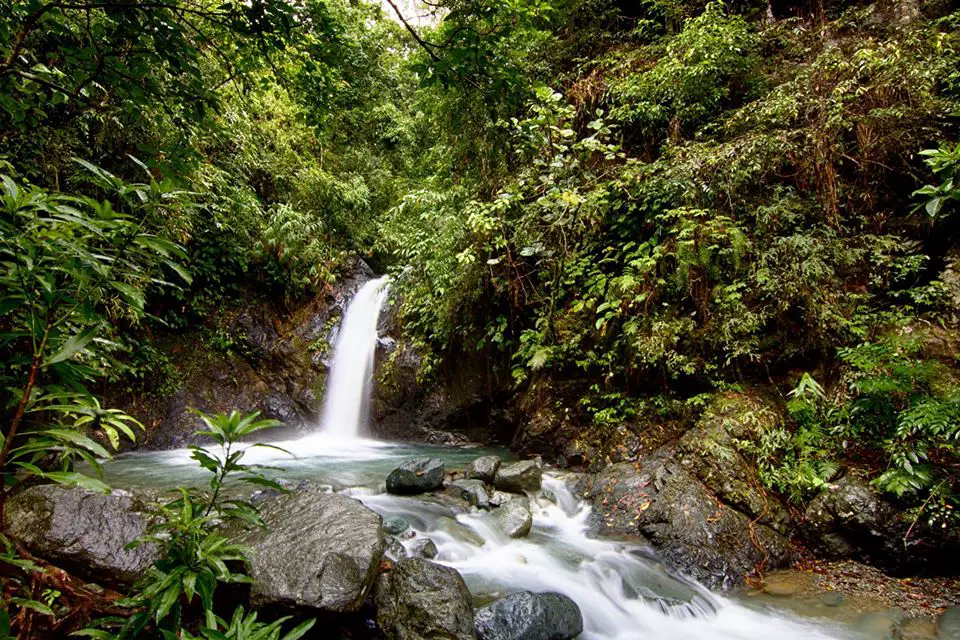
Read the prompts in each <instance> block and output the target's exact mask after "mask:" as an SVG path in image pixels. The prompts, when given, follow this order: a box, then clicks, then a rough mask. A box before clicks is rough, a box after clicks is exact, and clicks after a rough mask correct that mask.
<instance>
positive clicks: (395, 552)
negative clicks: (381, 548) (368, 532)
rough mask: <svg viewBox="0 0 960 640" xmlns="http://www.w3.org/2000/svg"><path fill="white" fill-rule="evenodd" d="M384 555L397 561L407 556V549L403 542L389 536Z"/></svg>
mask: <svg viewBox="0 0 960 640" xmlns="http://www.w3.org/2000/svg"><path fill="white" fill-rule="evenodd" d="M384 555H386V556H387V557H388V558H390V559H391V560H393V561H394V562H396V561H398V560H403V559H404V558H406V557H407V550H406V548H404V546H403V543H402V542H400V541H399V540H397V539H396V538H394V537H393V536H390V537H388V538H387V548H386V551H385V552H384Z"/></svg>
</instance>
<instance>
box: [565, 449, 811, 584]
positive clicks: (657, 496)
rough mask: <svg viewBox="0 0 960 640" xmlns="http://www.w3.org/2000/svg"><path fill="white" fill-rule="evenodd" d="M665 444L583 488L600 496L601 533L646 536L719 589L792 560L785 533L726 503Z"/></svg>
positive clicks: (597, 511) (672, 561)
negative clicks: (635, 462)
mask: <svg viewBox="0 0 960 640" xmlns="http://www.w3.org/2000/svg"><path fill="white" fill-rule="evenodd" d="M674 454H675V452H674V451H673V450H672V449H669V448H665V449H661V450H659V451H658V452H656V453H655V454H653V455H651V456H648V457H647V458H645V459H644V461H643V464H642V465H634V464H632V463H620V464H615V465H611V466H609V467H607V468H606V469H604V470H603V471H602V472H600V473H598V474H595V475H592V476H586V477H585V478H584V479H583V480H581V482H580V484H579V485H578V487H577V490H578V492H579V493H580V494H581V495H583V496H584V497H585V498H588V499H591V500H593V504H594V510H593V514H592V517H593V518H594V523H595V524H596V526H597V527H598V530H599V532H600V533H601V534H608V535H620V536H634V537H637V536H639V537H641V538H645V539H647V540H648V541H649V542H651V543H652V544H653V546H654V547H655V548H656V549H657V550H658V552H659V553H660V554H661V555H662V556H663V557H664V558H665V559H666V560H667V561H668V562H669V563H670V564H671V565H672V566H674V567H676V568H678V569H679V570H680V571H682V572H683V573H685V574H686V575H688V576H690V577H693V578H695V579H696V580H698V581H700V582H701V583H703V584H705V585H707V586H709V587H714V588H729V587H733V586H736V585H738V584H740V583H741V582H742V580H743V578H744V577H745V576H746V575H747V574H749V573H751V572H752V571H754V569H756V568H758V567H762V568H764V569H767V570H769V569H774V568H777V567H781V566H784V565H786V564H789V562H790V560H791V559H792V556H793V554H792V550H791V547H790V544H789V542H788V541H787V539H786V538H784V537H783V536H782V535H780V534H779V533H777V532H776V531H774V530H773V529H771V528H769V527H768V526H766V525H763V524H760V523H759V522H752V521H751V519H750V518H748V517H747V516H746V515H744V514H743V513H741V512H739V511H737V510H736V509H734V508H732V507H730V506H729V505H727V504H724V503H723V502H721V501H720V500H718V499H717V497H716V496H715V495H714V494H712V493H711V492H710V491H709V490H708V489H707V488H706V487H705V486H704V485H703V483H701V482H700V481H699V479H698V478H696V477H695V476H694V475H692V474H691V473H689V472H688V471H687V470H686V469H684V467H683V465H682V464H680V463H679V462H678V461H677V460H676V459H675V458H674Z"/></svg>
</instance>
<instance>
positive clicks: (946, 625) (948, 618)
mask: <svg viewBox="0 0 960 640" xmlns="http://www.w3.org/2000/svg"><path fill="white" fill-rule="evenodd" d="M937 637H938V638H940V640H960V607H950V608H949V609H947V610H946V611H944V612H943V615H941V616H940V618H939V619H938V620H937Z"/></svg>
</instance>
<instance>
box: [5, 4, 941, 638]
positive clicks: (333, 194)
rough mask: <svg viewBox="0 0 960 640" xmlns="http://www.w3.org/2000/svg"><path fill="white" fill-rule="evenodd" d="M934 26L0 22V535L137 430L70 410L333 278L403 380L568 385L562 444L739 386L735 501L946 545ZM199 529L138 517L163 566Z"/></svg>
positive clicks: (301, 14)
mask: <svg viewBox="0 0 960 640" xmlns="http://www.w3.org/2000/svg"><path fill="white" fill-rule="evenodd" d="M387 10H389V7H387ZM958 27H960V12H958V10H957V7H956V6H955V3H951V2H949V1H948V0H925V1H923V2H918V1H915V0H883V1H878V2H862V3H853V4H851V3H831V2H771V3H769V4H767V3H764V2H758V1H756V0H736V1H734V0H730V1H728V2H721V1H717V0H713V1H711V2H702V1H697V0H644V1H643V2H639V3H626V2H617V1H616V0H542V1H540V0H538V1H535V2H533V1H524V0H484V1H483V2H469V3H468V2H461V1H460V0H446V1H444V2H442V3H441V6H440V8H439V9H438V13H437V19H436V21H435V22H434V26H428V27H418V26H413V25H411V24H406V23H403V21H402V18H401V19H400V20H399V22H398V21H397V20H394V19H390V16H388V15H387V14H385V13H384V9H381V8H380V7H379V6H376V5H371V4H366V3H364V2H362V1H353V0H297V1H293V2H291V1H286V0H253V1H252V2H249V1H248V2H234V1H233V0H229V1H227V2H223V3H213V2H205V1H202V0H173V1H171V2H167V3H143V2H137V1H127V0H123V1H119V0H118V1H117V2H89V1H88V0H81V1H78V2H74V3H64V2H43V1H42V0H27V1H11V0H7V1H4V2H0V173H2V174H3V176H4V177H3V192H2V205H0V359H2V363H3V366H2V369H0V383H2V385H0V386H2V392H0V395H2V396H3V409H2V411H3V414H4V415H3V425H4V426H3V441H2V442H3V444H2V451H0V466H3V469H4V471H5V474H6V483H5V485H4V488H3V489H2V490H0V510H2V505H3V501H4V500H5V499H6V497H7V496H8V495H9V494H10V493H11V492H13V491H16V490H17V487H18V486H19V484H21V483H23V482H32V481H35V479H36V477H37V476H43V477H45V478H47V479H49V480H53V481H58V482H67V483H80V484H83V485H85V486H88V487H93V488H97V487H99V486H100V485H99V484H98V481H97V480H95V479H91V478H88V477H86V476H81V475H80V474H77V473H74V472H73V467H72V461H73V460H75V459H76V458H78V457H79V458H84V459H86V460H88V461H89V462H91V463H92V464H94V466H95V463H96V459H97V458H100V457H105V456H107V455H108V453H109V452H108V450H107V449H108V448H113V449H116V448H118V447H119V446H120V441H121V436H122V437H123V438H126V439H134V438H135V437H136V436H137V430H138V429H139V428H140V425H139V424H138V423H137V422H136V420H134V419H133V418H132V417H131V416H128V415H126V414H124V413H122V412H118V411H115V410H111V409H109V408H108V407H103V406H101V403H100V401H99V400H98V399H97V397H96V395H95V394H94V393H93V390H95V389H96V388H98V385H99V384H100V383H103V382H105V381H106V382H109V383H116V382H117V381H120V380H124V381H130V380H134V381H138V380H145V381H148V382H144V384H157V383H156V381H155V380H156V379H157V378H158V377H161V376H162V373H163V370H164V358H165V356H164V354H163V353H162V352H160V351H159V350H158V349H157V348H156V347H155V344H154V336H155V335H157V334H158V333H163V332H165V331H170V330H171V329H172V330H176V329H178V328H182V327H185V326H190V325H194V324H198V323H204V322H208V321H209V318H210V317H211V316H212V315H214V314H215V310H216V309H217V308H218V307H219V305H220V304H222V303H223V302H224V301H225V300H231V299H232V298H235V297H237V296H238V295H239V292H240V291H241V290H243V289H244V288H246V287H249V286H250V285H249V283H250V282H251V281H252V282H256V283H257V285H256V286H257V287H259V289H261V290H262V292H264V293H265V294H266V295H269V296H272V297H274V298H276V299H279V300H288V301H293V300H298V299H302V298H305V297H308V296H311V295H316V294H318V293H322V292H323V291H324V290H325V288H326V287H327V286H328V285H329V284H331V283H333V282H335V281H336V279H337V278H338V277H339V276H340V275H341V274H342V272H343V270H344V269H346V268H347V265H348V264H349V258H350V257H351V256H354V255H364V256H366V257H368V258H370V259H371V260H372V261H373V263H374V265H375V266H377V267H378V268H382V269H387V270H390V271H391V272H392V273H394V274H395V276H396V285H395V291H396V292H397V297H398V299H399V300H400V301H401V318H402V322H403V327H404V330H405V332H406V334H407V335H408V336H409V337H410V338H411V339H412V340H413V342H414V343H415V344H416V347H417V348H418V349H420V350H421V351H422V352H423V353H424V354H425V355H426V357H425V359H424V369H423V371H422V375H423V376H424V377H425V378H426V379H429V378H430V377H431V376H442V375H443V374H444V370H445V367H447V366H449V365H448V364H446V363H448V362H451V361H454V360H455V359H456V358H457V357H458V356H459V355H460V354H463V353H479V354H481V355H482V357H483V358H484V359H485V360H486V361H487V363H488V366H489V367H490V368H491V369H492V370H495V371H498V372H499V374H500V375H501V377H502V379H504V380H508V381H509V385H511V386H512V387H513V388H514V389H516V390H518V391H522V390H524V389H530V388H532V387H535V386H536V385H537V384H538V383H539V382H540V381H543V380H553V381H576V382H577V383H578V384H580V386H579V387H578V388H580V389H582V392H581V393H579V394H578V395H577V397H567V398H563V399H561V401H562V402H565V403H567V405H568V408H569V409H570V410H571V411H573V412H574V413H575V414H576V415H577V416H578V420H579V421H580V423H581V424H582V426H583V428H585V429H586V428H596V427H602V426H603V425H608V424H616V423H621V422H637V421H640V422H642V421H650V420H663V419H667V418H670V417H671V416H674V415H678V414H687V413H689V411H690V410H691V408H694V409H695V408H696V407H697V406H701V405H702V399H703V394H705V393H712V392H714V391H716V390H723V389H728V388H731V387H734V386H755V385H765V386H770V385H772V386H773V387H775V388H776V389H778V390H779V391H780V393H781V394H782V395H783V397H784V399H785V401H786V408H787V410H788V411H789V413H790V416H791V418H792V420H791V421H790V422H789V423H788V424H787V425H786V426H785V427H783V428H777V429H775V430H772V431H770V432H769V433H767V434H766V435H765V437H764V438H763V440H762V442H761V444H760V445H759V446H755V449H754V450H752V451H751V452H750V453H751V454H752V455H753V456H754V458H755V460H756V461H757V464H758V468H759V470H760V472H761V478H762V479H763V481H764V482H765V483H766V484H767V485H768V487H769V488H771V489H773V490H776V491H778V492H780V493H782V494H783V495H785V496H787V497H789V498H790V499H791V500H794V501H795V502H798V503H801V502H803V501H805V500H808V499H809V498H810V497H811V496H812V495H813V494H814V492H815V491H816V490H817V489H818V488H819V487H820V486H821V485H822V484H823V483H824V482H826V481H828V480H829V479H830V478H831V476H832V475H833V474H835V473H836V471H837V469H839V468H840V467H841V466H843V465H855V466H862V467H864V470H865V471H866V472H867V473H868V474H869V475H870V477H871V478H873V479H874V480H875V482H876V483H877V485H878V486H879V487H880V488H882V489H883V490H885V491H888V492H890V493H891V494H892V495H894V496H896V497H897V498H898V499H900V500H901V501H902V504H903V507H904V509H913V510H914V511H916V513H917V517H918V518H920V517H924V518H925V519H927V518H946V517H949V514H950V513H951V512H952V511H953V508H954V506H956V503H957V501H958V499H960V498H958V497H957V492H958V491H960V487H958V481H960V478H958V477H957V473H958V472H957V463H958V458H957V448H956V447H957V442H958V439H960V386H958V385H960V380H958V378H957V372H956V367H955V365H956V352H955V346H956V344H957V342H956V341H955V339H954V338H953V336H955V333H954V327H955V323H956V322H957V320H958V318H957V317H956V309H957V305H958V303H960V299H958V292H957V289H956V285H957V282H956V281H955V280H954V281H953V282H947V281H946V279H945V278H944V277H943V275H942V274H944V273H948V274H949V273H951V272H950V270H949V269H950V268H951V265H956V264H957V263H956V261H957V260H958V258H960V256H958V254H957V253H956V250H955V248H954V247H955V243H956V241H957V237H956V233H955V228H956V224H957V212H958V209H960V183H958V180H960V144H958V139H960V126H958V120H957V118H958V114H960V37H958V33H960V30H958ZM957 268H960V267H957ZM945 270H946V271H945ZM952 340H953V341H952ZM943 344H946V345H947V347H946V348H943V347H942V346H941V347H939V348H938V345H943ZM150 381H152V382H150ZM217 420H222V421H224V422H217ZM239 420H240V417H239V416H234V417H233V422H232V423H230V422H229V419H228V418H227V417H220V418H213V417H207V421H208V425H214V426H210V429H213V430H216V429H217V428H220V429H228V428H233V429H237V428H239V429H243V428H247V427H249V426H250V424H252V422H251V423H244V425H243V426H242V427H240V426H238V423H237V421H239ZM251 421H252V418H251ZM229 424H232V425H233V426H232V427H228V426H226V425H229ZM215 425H220V426H219V427H217V426H215ZM261 426H262V425H261ZM224 433H226V432H224ZM223 437H227V436H223ZM230 437H232V436H230ZM198 455H199V457H198V460H199V461H201V462H202V463H204V464H205V466H206V465H207V464H210V465H214V463H213V462H211V461H210V460H209V459H208V458H204V457H203V456H204V454H202V453H201V454H198ZM211 471H214V473H215V475H216V478H217V479H216V482H222V477H220V472H218V471H217V470H216V468H214V467H211ZM213 488H214V489H215V488H216V483H215V484H214V487H213ZM198 505H200V506H198ZM240 508H241V511H240V512H235V515H239V516H243V517H245V518H247V519H248V520H252V521H255V520H256V514H255V512H250V511H248V510H244V509H245V508H244V507H240ZM221 510H222V508H221V506H220V505H219V504H218V500H217V496H216V495H215V493H214V495H213V497H200V496H195V495H193V494H190V493H189V492H186V493H183V494H182V495H181V496H180V497H179V499H178V500H177V501H175V502H174V503H171V505H170V506H168V507H167V513H166V514H165V518H166V520H165V521H166V522H169V523H170V524H168V525H167V526H168V527H169V528H170V531H171V532H172V533H173V536H172V538H173V539H174V540H176V541H177V542H176V545H179V546H176V545H174V546H173V547H171V554H172V555H171V557H180V556H183V557H185V556H184V554H187V555H189V554H197V553H199V554H201V556H202V548H203V544H204V540H207V536H212V535H215V534H214V533H212V532H211V531H210V527H209V520H210V517H211V513H212V512H213V511H217V512H218V513H219V512H220V511H221ZM188 511H189V512H190V513H189V514H186V512H188ZM199 511H203V512H204V513H203V514H202V517H199V516H195V514H197V513H198V512H199ZM185 514H186V515H185ZM175 523H180V524H175ZM177 527H179V528H177ZM234 551H235V550H230V554H232V555H230V554H228V555H229V558H235V557H238V556H237V555H236V554H237V553H240V552H239V551H237V552H236V553H234ZM176 554H180V556H176ZM229 558H228V559H229ZM10 561H11V562H13V561H15V560H13V556H10ZM190 562H194V560H190V561H189V562H186V564H184V566H187V565H189V564H190ZM197 562H199V564H197V565H196V566H194V568H193V569H190V570H189V573H185V571H187V570H186V569H184V570H182V571H181V569H183V567H180V568H179V569H178V568H177V567H175V566H172V565H166V566H164V567H159V568H158V572H160V573H159V574H158V576H155V577H154V579H155V580H158V581H159V582H155V583H153V584H152V585H147V586H145V587H144V589H143V590H142V591H141V592H140V594H139V595H137V596H135V598H140V600H137V601H136V604H137V605H139V606H140V607H141V608H140V609H139V611H141V612H142V611H144V610H146V611H149V612H152V614H153V615H154V618H153V619H152V622H151V621H150V620H149V619H144V618H142V616H141V617H135V620H136V621H135V622H133V623H131V624H137V625H140V627H142V628H148V627H150V625H153V627H155V628H156V629H157V631H158V633H161V632H163V631H164V624H165V622H164V621H166V623H169V624H174V626H176V625H179V624H180V623H181V621H183V620H186V621H188V622H189V623H190V624H191V625H194V626H195V625H196V624H197V623H198V620H199V618H191V617H190V616H189V615H187V614H185V613H184V614H182V613H181V612H179V610H178V611H176V612H175V615H173V616H172V617H168V614H171V611H172V610H173V607H174V604H176V603H178V602H181V601H180V600H178V598H179V594H180V593H181V591H180V587H177V588H176V594H175V595H167V594H170V593H174V591H173V590H171V589H172V587H171V585H173V584H174V582H176V580H173V579H170V580H168V578H169V576H171V575H174V574H176V576H177V580H180V582H177V583H176V584H178V585H181V586H182V589H183V593H185V594H186V596H187V597H186V600H185V601H186V603H187V604H190V603H193V604H197V602H200V605H202V606H201V608H203V606H207V605H209V603H210V597H211V596H210V594H209V593H208V592H206V591H201V590H200V589H201V588H203V589H207V588H208V587H201V584H206V583H203V581H204V580H207V581H210V580H213V581H214V582H216V580H221V579H222V580H234V579H239V578H237V576H236V575H234V574H233V573H232V572H231V571H227V570H226V569H220V565H221V564H222V563H223V561H222V560H220V559H217V560H216V561H213V562H212V565H211V564H206V565H205V564H203V562H205V560H203V558H202V557H201V558H200V560H199V561H197ZM218 563H219V564H218ZM181 564H183V563H181ZM211 566H212V567H213V568H212V569H211V568H210V567H211ZM197 567H199V569H198V568H197ZM197 571H206V573H202V575H203V576H207V577H205V578H202V579H201V578H200V577H197V576H199V575H201V574H200V573H196V572H197ZM178 572H179V573H178ZM224 572H226V573H224ZM186 575H194V577H193V578H189V579H187V578H186V577H184V576H186ZM211 576H212V577H211ZM171 580H172V581H171ZM210 589H211V590H212V587H210ZM195 593H199V598H198V599H197V600H195V599H194V595H195ZM17 597H20V596H17ZM35 597H36V594H34V596H33V598H34V599H31V600H21V601H19V602H20V606H26V607H27V608H29V607H33V609H32V610H35V611H39V612H41V613H43V612H44V611H45V609H44V607H46V605H43V603H42V602H39V601H38V600H36V599H35ZM144 599H146V600H144ZM145 602H147V604H144V603H145ZM24 603H27V604H26V605H24ZM31 603H32V604H31ZM143 607H146V609H144V608H143ZM178 607H179V605H178ZM188 613H189V612H188ZM18 615H19V614H18ZM244 615H245V614H244V613H243V612H240V613H239V614H238V616H239V617H238V618H237V619H235V620H234V621H233V622H227V621H226V620H221V621H214V622H213V623H212V625H211V626H210V628H212V629H216V628H217V625H220V626H221V627H223V628H227V627H228V626H230V625H231V624H233V625H234V626H235V627H237V628H239V626H242V624H243V621H244V620H246V618H244ZM131 620H133V618H132V619H131ZM254 622H255V621H252V622H251V623H250V624H254ZM15 623H16V624H19V625H20V627H19V630H20V632H24V629H25V626H24V625H27V626H26V629H27V632H29V623H28V622H26V618H25V617H23V616H22V615H20V617H18V618H16V619H15ZM257 624H259V623H257ZM167 632H168V633H169V631H167ZM273 632H274V629H272V628H271V630H270V631H269V633H273ZM236 633H237V635H228V636H227V637H245V636H241V635H239V634H240V632H236ZM269 633H268V634H267V635H265V636H264V637H271V636H269ZM276 633H277V634H279V628H277V629H276ZM171 637H172V636H171ZM204 637H208V636H207V635H204ZM209 637H220V636H217V635H211V636H209Z"/></svg>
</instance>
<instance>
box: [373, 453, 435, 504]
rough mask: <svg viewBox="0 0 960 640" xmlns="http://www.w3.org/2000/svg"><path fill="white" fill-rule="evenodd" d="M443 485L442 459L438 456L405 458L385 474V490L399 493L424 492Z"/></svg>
mask: <svg viewBox="0 0 960 640" xmlns="http://www.w3.org/2000/svg"><path fill="white" fill-rule="evenodd" d="M442 485H443V461H442V460H440V459H439V458H413V459H412V460H407V461H406V462H404V463H403V464H401V465H400V466H399V467H397V468H396V469H394V470H393V471H391V472H390V475H388V476H387V492H388V493H395V494H400V495H412V494H417V493H426V492H427V491H433V490H434V489H439V488H440V487H441V486H442Z"/></svg>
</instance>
